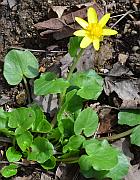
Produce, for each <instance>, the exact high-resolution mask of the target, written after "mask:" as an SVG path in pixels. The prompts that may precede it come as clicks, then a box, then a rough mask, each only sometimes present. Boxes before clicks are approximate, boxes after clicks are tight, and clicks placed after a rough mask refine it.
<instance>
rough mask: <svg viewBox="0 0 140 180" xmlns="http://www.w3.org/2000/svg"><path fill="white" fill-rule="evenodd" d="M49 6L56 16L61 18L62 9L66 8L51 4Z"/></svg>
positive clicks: (65, 7)
mask: <svg viewBox="0 0 140 180" xmlns="http://www.w3.org/2000/svg"><path fill="white" fill-rule="evenodd" d="M51 8H52V10H53V11H54V12H56V14H57V15H58V18H61V17H62V15H63V13H64V11H65V10H66V9H67V6H52V7H51Z"/></svg>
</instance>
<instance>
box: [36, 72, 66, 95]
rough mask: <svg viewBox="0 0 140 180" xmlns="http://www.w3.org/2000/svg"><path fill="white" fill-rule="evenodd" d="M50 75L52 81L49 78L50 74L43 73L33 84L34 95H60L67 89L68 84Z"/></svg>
mask: <svg viewBox="0 0 140 180" xmlns="http://www.w3.org/2000/svg"><path fill="white" fill-rule="evenodd" d="M51 74H52V79H51V78H50V73H48V72H47V73H44V74H42V75H41V76H40V78H39V79H37V80H35V82H34V93H35V94H36V95H48V94H56V93H62V92H63V91H64V90H65V89H67V88H68V87H69V82H68V81H66V80H64V79H62V78H58V79H56V77H55V76H54V73H51Z"/></svg>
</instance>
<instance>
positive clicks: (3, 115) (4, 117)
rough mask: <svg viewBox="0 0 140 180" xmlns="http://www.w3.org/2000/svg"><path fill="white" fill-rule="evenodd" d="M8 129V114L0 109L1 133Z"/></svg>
mask: <svg viewBox="0 0 140 180" xmlns="http://www.w3.org/2000/svg"><path fill="white" fill-rule="evenodd" d="M7 128H8V118H7V114H6V113H5V112H4V110H3V109H2V108H0V131H1V130H2V129H7Z"/></svg>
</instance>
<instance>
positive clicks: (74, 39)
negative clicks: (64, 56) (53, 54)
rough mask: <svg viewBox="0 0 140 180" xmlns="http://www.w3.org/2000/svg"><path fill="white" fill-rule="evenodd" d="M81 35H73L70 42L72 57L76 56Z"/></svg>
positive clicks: (69, 49) (69, 50)
mask: <svg viewBox="0 0 140 180" xmlns="http://www.w3.org/2000/svg"><path fill="white" fill-rule="evenodd" d="M80 42H81V37H76V36H75V37H71V38H70V40H69V44H68V52H69V54H70V55H71V57H75V56H76V55H77V53H78V49H79V48H80Z"/></svg>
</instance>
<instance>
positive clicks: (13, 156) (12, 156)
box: [6, 147, 22, 162]
mask: <svg viewBox="0 0 140 180" xmlns="http://www.w3.org/2000/svg"><path fill="white" fill-rule="evenodd" d="M6 157H7V159H8V161H9V162H16V161H19V160H20V158H21V157H22V155H21V154H20V152H18V151H16V150H15V148H14V147H9V148H8V150H7V151H6Z"/></svg>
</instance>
